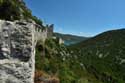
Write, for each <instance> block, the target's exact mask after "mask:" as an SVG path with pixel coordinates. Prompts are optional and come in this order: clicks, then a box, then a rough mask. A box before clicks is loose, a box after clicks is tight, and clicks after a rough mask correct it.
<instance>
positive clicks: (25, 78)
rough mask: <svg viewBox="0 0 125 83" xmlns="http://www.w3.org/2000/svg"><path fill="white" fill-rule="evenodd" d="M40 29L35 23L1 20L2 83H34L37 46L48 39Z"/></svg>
mask: <svg viewBox="0 0 125 83" xmlns="http://www.w3.org/2000/svg"><path fill="white" fill-rule="evenodd" d="M38 29H39V27H37V26H36V24H35V23H33V22H25V21H15V22H10V21H3V20H0V83H34V70H35V64H34V63H35V45H36V42H37V40H38V39H40V38H41V39H43V40H45V39H46V37H47V36H46V34H47V32H46V31H41V29H40V30H38ZM38 31H40V32H38ZM42 35H43V36H42Z"/></svg>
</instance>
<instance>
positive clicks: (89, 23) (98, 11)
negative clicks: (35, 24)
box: [25, 0, 125, 37]
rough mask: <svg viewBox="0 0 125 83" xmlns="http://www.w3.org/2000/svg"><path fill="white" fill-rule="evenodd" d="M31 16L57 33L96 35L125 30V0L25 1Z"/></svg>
mask: <svg viewBox="0 0 125 83" xmlns="http://www.w3.org/2000/svg"><path fill="white" fill-rule="evenodd" d="M25 2H26V5H27V6H28V8H29V9H31V11H32V14H33V15H35V16H37V17H38V18H40V19H41V20H42V21H43V22H44V23H46V24H54V26H55V27H54V31H55V32H60V33H64V34H73V35H80V36H87V37H89V36H95V35H97V34H99V33H102V32H104V31H107V30H113V29H120V28H125V0H25Z"/></svg>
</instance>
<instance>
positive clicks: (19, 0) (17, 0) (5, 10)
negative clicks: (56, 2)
mask: <svg viewBox="0 0 125 83" xmlns="http://www.w3.org/2000/svg"><path fill="white" fill-rule="evenodd" d="M0 19H3V20H9V21H14V20H20V19H23V20H27V21H28V20H29V19H32V20H34V21H35V22H36V23H37V24H39V25H42V21H41V20H40V19H38V18H37V17H35V16H33V15H32V13H31V11H30V10H29V9H28V8H27V7H26V5H25V3H24V2H23V0H0Z"/></svg>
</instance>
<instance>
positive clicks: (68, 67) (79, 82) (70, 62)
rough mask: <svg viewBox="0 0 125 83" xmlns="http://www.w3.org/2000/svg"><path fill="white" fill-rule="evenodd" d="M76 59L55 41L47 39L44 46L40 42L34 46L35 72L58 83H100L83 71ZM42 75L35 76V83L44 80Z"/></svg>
mask: <svg viewBox="0 0 125 83" xmlns="http://www.w3.org/2000/svg"><path fill="white" fill-rule="evenodd" d="M76 57H77V56H74V55H72V52H71V51H70V50H68V49H67V48H66V47H65V46H64V45H60V44H59V43H58V41H57V40H55V39H47V40H46V42H45V44H43V43H42V41H40V42H38V44H37V46H36V72H37V71H42V72H44V74H47V75H50V77H53V76H54V77H56V79H59V80H60V83H91V82H93V83H101V82H100V81H98V80H97V79H96V78H95V77H94V75H92V74H89V73H88V72H87V71H86V70H85V69H84V67H83V65H82V64H81V63H80V62H79V61H78V60H76ZM44 74H42V75H41V76H39V77H38V76H37V77H36V81H35V82H36V83H40V82H38V81H40V80H37V79H38V78H44V77H45V76H44ZM48 79H49V78H48ZM54 83H58V82H54Z"/></svg>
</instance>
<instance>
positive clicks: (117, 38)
mask: <svg viewBox="0 0 125 83" xmlns="http://www.w3.org/2000/svg"><path fill="white" fill-rule="evenodd" d="M124 41H125V29H118V30H110V31H107V32H104V33H101V34H99V35H97V36H95V37H93V38H90V39H88V40H86V41H83V42H80V43H78V44H75V45H72V46H70V49H72V50H73V52H74V54H75V55H78V57H79V59H78V60H79V61H80V62H82V63H83V64H84V66H85V67H86V69H87V70H88V72H90V73H91V74H93V75H94V76H95V77H96V78H97V79H98V80H100V81H102V82H104V83H125V42H124ZM108 79H109V80H108Z"/></svg>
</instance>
